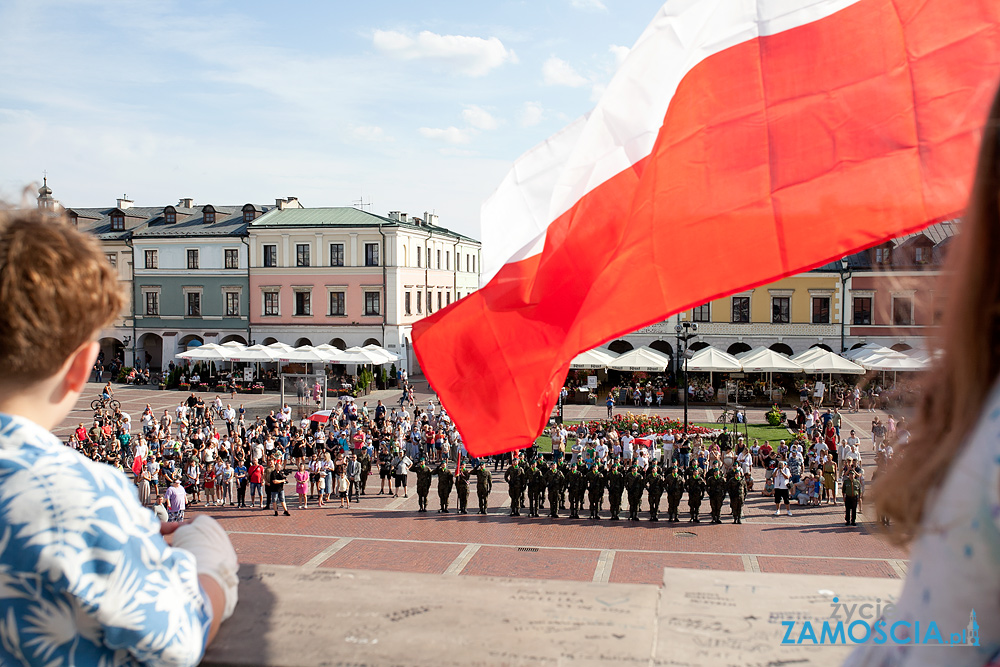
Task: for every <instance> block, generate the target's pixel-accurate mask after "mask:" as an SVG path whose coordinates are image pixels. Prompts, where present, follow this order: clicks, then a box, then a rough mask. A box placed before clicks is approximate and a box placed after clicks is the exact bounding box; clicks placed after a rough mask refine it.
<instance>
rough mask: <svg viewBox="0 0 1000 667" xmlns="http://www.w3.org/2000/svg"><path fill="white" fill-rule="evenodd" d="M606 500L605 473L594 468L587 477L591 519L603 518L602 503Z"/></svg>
mask: <svg viewBox="0 0 1000 667" xmlns="http://www.w3.org/2000/svg"><path fill="white" fill-rule="evenodd" d="M603 498H604V473H603V472H601V470H600V468H598V467H597V466H594V468H593V469H591V471H590V474H589V475H588V476H587V500H589V501H590V518H591V519H600V518H601V514H600V511H601V501H602V500H603Z"/></svg>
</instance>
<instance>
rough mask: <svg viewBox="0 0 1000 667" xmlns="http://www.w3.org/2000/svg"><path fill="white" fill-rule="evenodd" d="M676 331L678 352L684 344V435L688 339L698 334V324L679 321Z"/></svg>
mask: <svg viewBox="0 0 1000 667" xmlns="http://www.w3.org/2000/svg"><path fill="white" fill-rule="evenodd" d="M674 331H676V332H677V348H678V352H680V348H681V343H683V344H684V352H683V355H684V387H683V392H684V435H687V432H688V341H690V340H691V339H692V338H694V337H695V336H697V335H698V333H697V332H698V325H697V323H694V322H681V323H680V324H678V325H677V326H675V327H674Z"/></svg>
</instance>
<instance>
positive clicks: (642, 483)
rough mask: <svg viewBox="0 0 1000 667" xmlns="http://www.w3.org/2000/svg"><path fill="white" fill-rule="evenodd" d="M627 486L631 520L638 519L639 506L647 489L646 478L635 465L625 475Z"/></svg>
mask: <svg viewBox="0 0 1000 667" xmlns="http://www.w3.org/2000/svg"><path fill="white" fill-rule="evenodd" d="M625 488H626V489H627V490H628V518H629V521H638V520H639V506H640V505H641V504H642V492H643V491H645V490H646V479H645V477H643V476H642V474H641V473H640V472H639V471H638V470H637V469H636V468H635V466H633V467H632V470H630V471H629V473H628V474H627V475H625Z"/></svg>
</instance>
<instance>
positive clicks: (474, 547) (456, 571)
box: [444, 544, 483, 577]
mask: <svg viewBox="0 0 1000 667" xmlns="http://www.w3.org/2000/svg"><path fill="white" fill-rule="evenodd" d="M481 546H483V545H481V544H470V545H468V546H467V547H465V548H464V549H462V553H460V554H458V556H457V557H456V558H455V560H453V561H452V562H451V565H449V566H448V569H447V570H445V571H444V574H445V575H447V576H452V577H457V576H458V575H460V574H462V570H464V569H465V566H466V565H468V564H469V561H470V560H472V557H473V556H475V555H476V552H477V551H479V547H481Z"/></svg>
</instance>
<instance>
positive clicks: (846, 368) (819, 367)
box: [792, 347, 865, 400]
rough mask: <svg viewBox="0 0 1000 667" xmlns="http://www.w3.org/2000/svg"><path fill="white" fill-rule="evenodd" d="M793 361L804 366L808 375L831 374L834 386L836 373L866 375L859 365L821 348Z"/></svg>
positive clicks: (802, 354) (794, 357)
mask: <svg viewBox="0 0 1000 667" xmlns="http://www.w3.org/2000/svg"><path fill="white" fill-rule="evenodd" d="M792 361H794V362H795V363H797V364H799V365H800V366H802V369H803V370H804V371H805V372H806V373H817V374H819V375H820V377H822V376H823V375H824V374H825V373H829V374H830V384H833V374H834V373H840V374H844V375H864V373H865V369H864V368H862V367H861V366H859V365H858V364H857V363H855V362H853V361H851V360H849V359H845V358H844V357H842V356H840V355H839V354H836V353H834V352H831V351H830V350H824V349H823V348H821V347H813V348H810V349H808V350H806V351H805V352H800V353H799V354H796V355H795V356H793V357H792ZM821 400H822V399H821Z"/></svg>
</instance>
